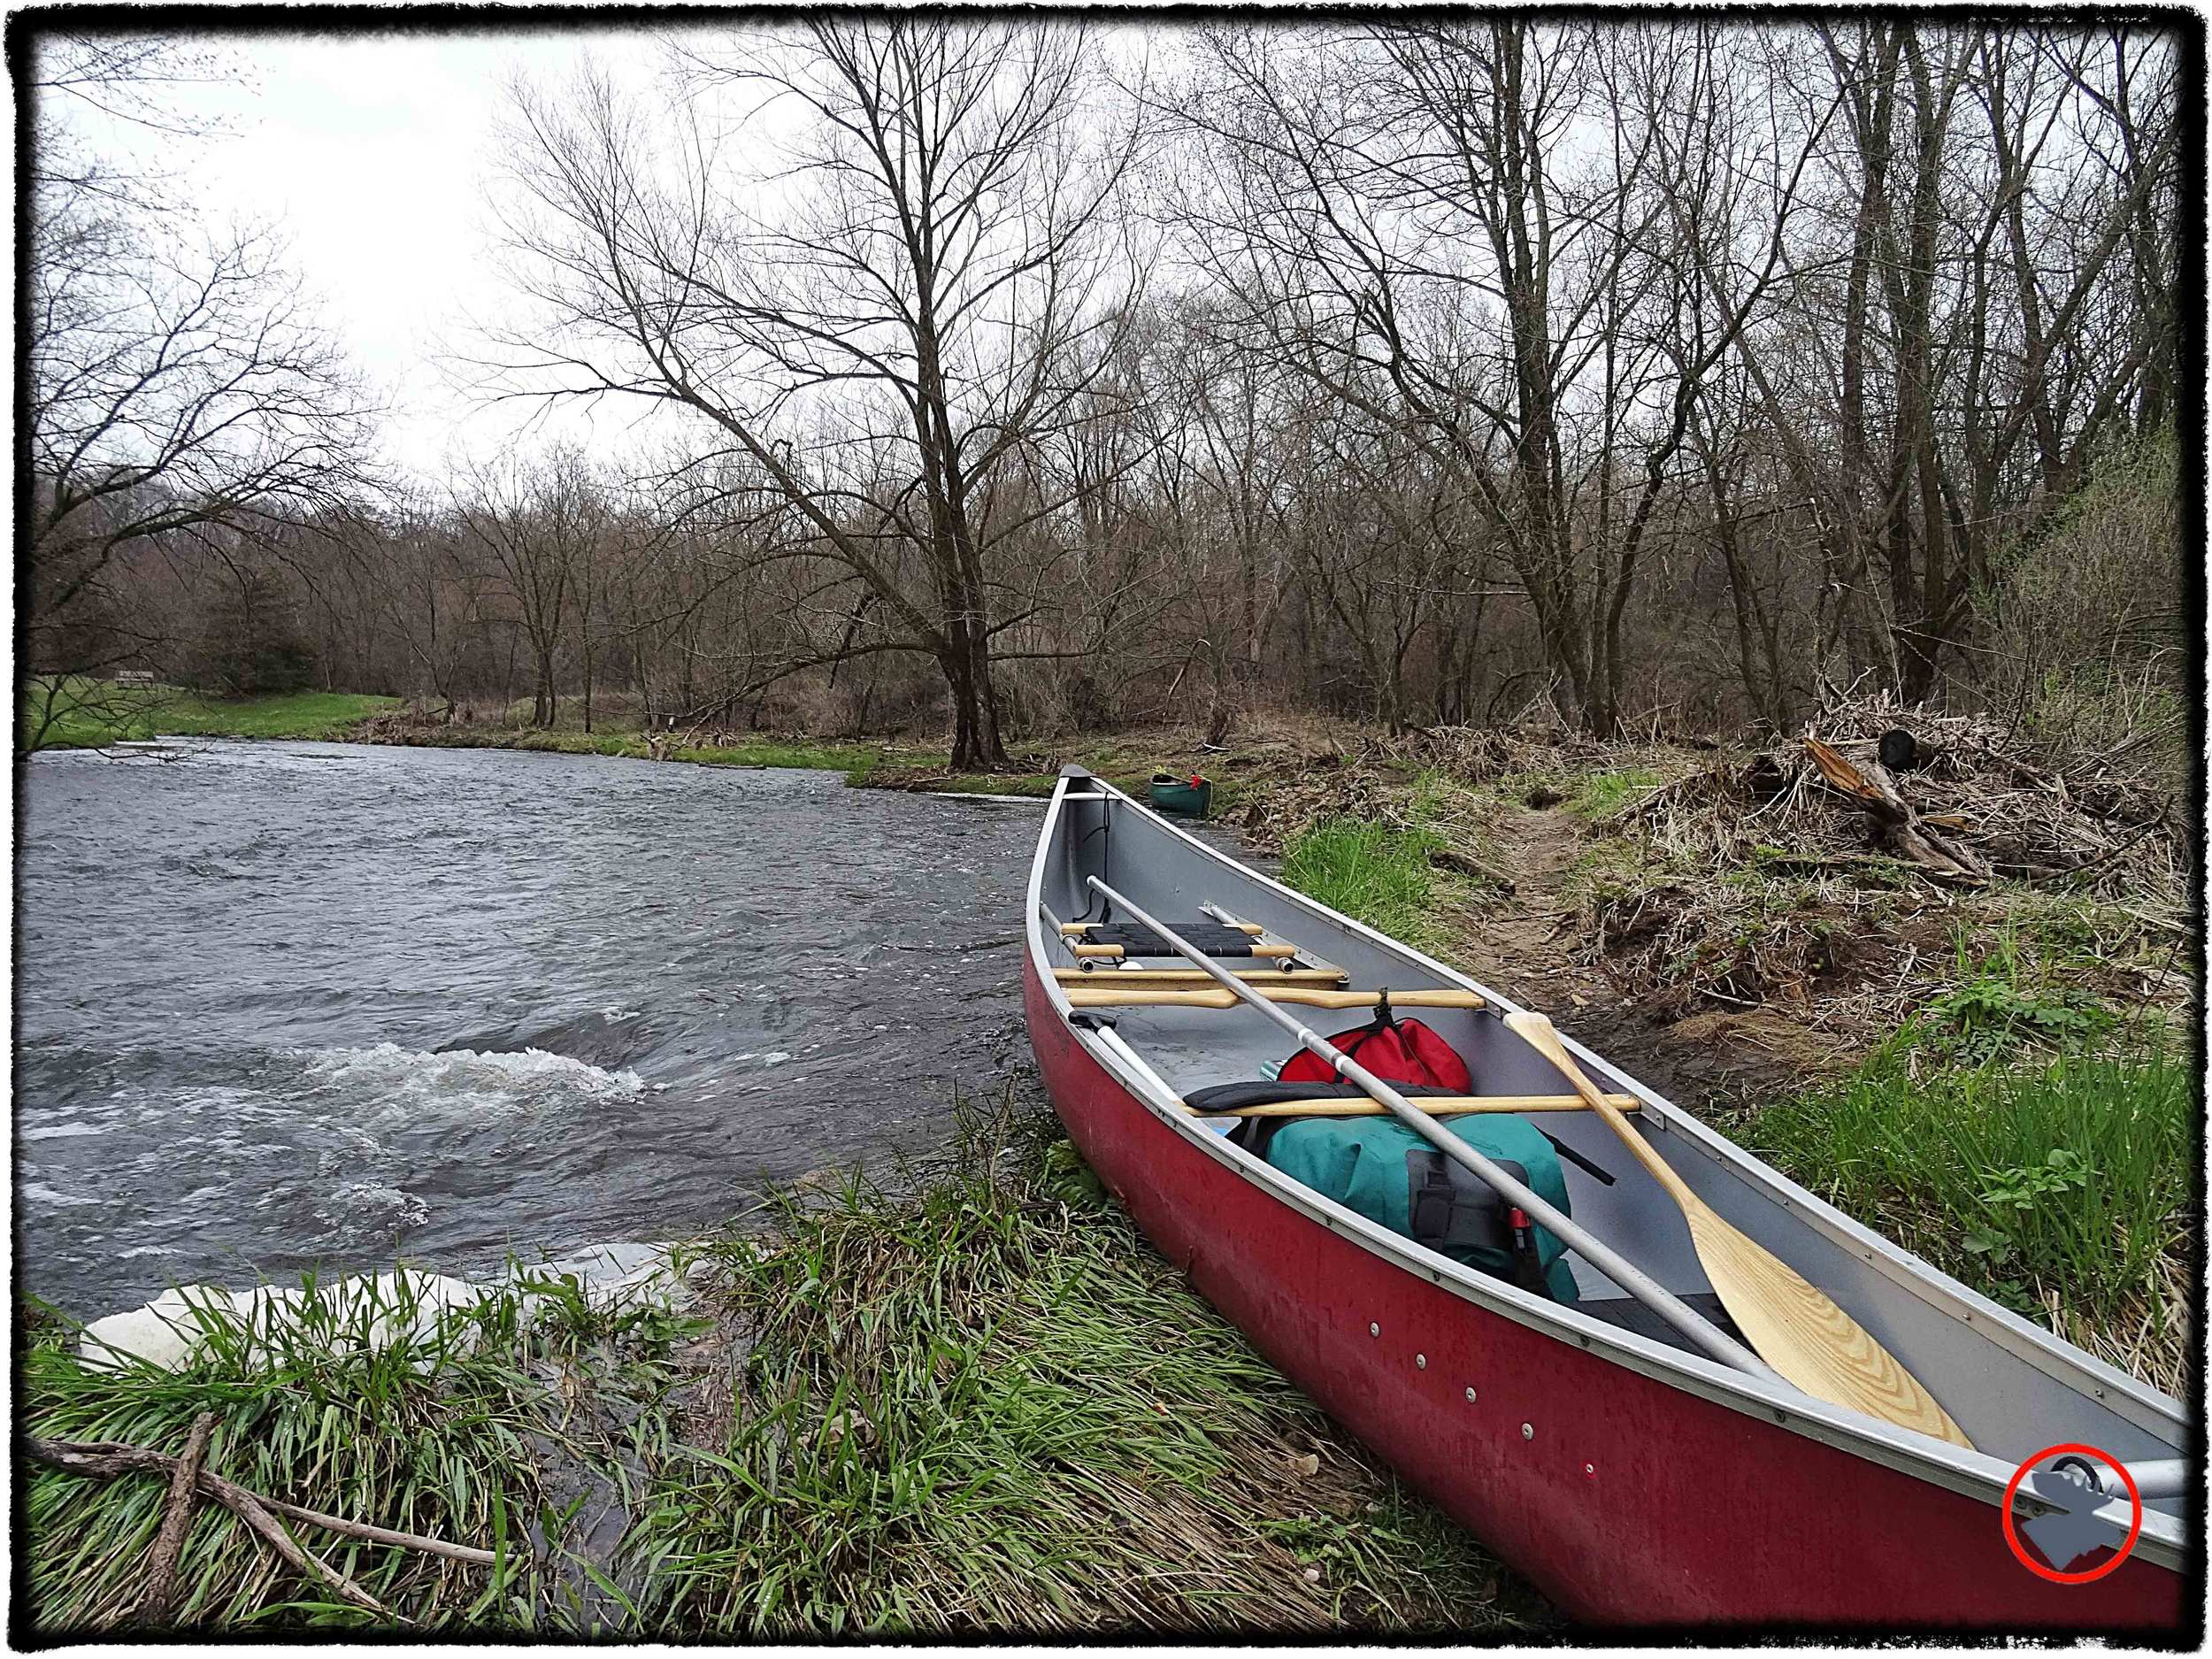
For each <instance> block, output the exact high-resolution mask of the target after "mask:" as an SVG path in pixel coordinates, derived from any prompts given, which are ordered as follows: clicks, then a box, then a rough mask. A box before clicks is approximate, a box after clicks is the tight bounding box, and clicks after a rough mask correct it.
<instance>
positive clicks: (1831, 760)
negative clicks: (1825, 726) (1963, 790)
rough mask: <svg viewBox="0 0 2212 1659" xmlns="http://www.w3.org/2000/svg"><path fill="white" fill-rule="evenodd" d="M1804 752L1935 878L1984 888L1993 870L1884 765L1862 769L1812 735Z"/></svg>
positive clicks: (1891, 843)
mask: <svg viewBox="0 0 2212 1659" xmlns="http://www.w3.org/2000/svg"><path fill="white" fill-rule="evenodd" d="M1805 752H1806V753H1807V754H1809V755H1810V756H1811V757H1813V764H1814V765H1816V766H1817V767H1819V768H1820V775H1821V776H1822V777H1824V778H1825V779H1826V780H1828V782H1829V783H1830V784H1831V785H1832V786H1833V787H1835V788H1836V789H1838V790H1839V791H1841V792H1842V793H1843V794H1845V795H1849V796H1850V797H1851V798H1852V799H1853V800H1855V801H1856V802H1857V803H1859V805H1860V806H1861V808H1863V810H1865V812H1866V814H1867V816H1868V817H1869V818H1872V819H1873V820H1874V821H1875V823H1876V825H1877V826H1879V832H1880V834H1881V838H1882V839H1883V841H1886V843H1887V844H1888V845H1889V846H1890V847H1892V848H1893V849H1895V850H1896V851H1897V852H1899V853H1901V854H1902V855H1903V856H1905V857H1907V858H1909V859H1911V860H1912V862H1913V863H1915V864H1918V865H1919V866H1920V867H1921V868H1922V869H1923V870H1925V871H1927V872H1929V873H1930V874H1931V875H1933V876H1936V877H1938V878H1939V879H1944V880H1947V881H1955V882H1977V883H1978V882H1984V881H1986V880H1988V879H1989V866H1988V865H1986V864H1984V863H1983V862H1982V861H1981V860H1980V859H1979V858H1978V857H1977V856H1975V855H1974V854H1973V853H1972V852H1970V850H1968V849H1965V848H1963V847H1962V846H1960V845H1959V844H1958V843H1956V842H1955V841H1952V840H1951V839H1950V838H1949V837H1948V836H1947V835H1946V834H1944V833H1942V832H1941V831H1939V830H1938V829H1936V828H1935V827H1934V826H1932V824H1931V823H1930V822H1929V821H1928V820H1926V819H1924V818H1922V817H1921V816H1920V815H1919V814H1918V813H1917V812H1916V811H1914V810H1913V809H1912V807H1911V805H1910V803H1908V802H1907V801H1906V799H1905V797H1904V796H1903V795H1901V793H1900V792H1899V790H1898V787H1897V784H1896V781H1895V780H1893V779H1892V778H1891V777H1890V775H1889V773H1888V772H1887V771H1886V770H1885V769H1884V768H1883V766H1882V764H1881V763H1880V762H1879V761H1875V760H1870V761H1867V762H1866V763H1864V764H1858V763H1856V762H1853V761H1849V760H1847V759H1845V758H1844V757H1843V756H1842V755H1841V754H1840V753H1839V752H1838V751H1837V750H1836V749H1834V748H1833V747H1832V746H1831V745H1829V744H1827V743H1824V742H1822V741H1820V739H1818V738H1816V737H1813V736H1811V735H1808V736H1807V737H1806V739H1805Z"/></svg>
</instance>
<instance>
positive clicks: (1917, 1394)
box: [1393, 999, 1974, 1451]
mask: <svg viewBox="0 0 2212 1659" xmlns="http://www.w3.org/2000/svg"><path fill="white" fill-rule="evenodd" d="M1393 1000H1395V999H1393ZM1505 1023H1506V1026H1507V1028H1508V1029H1509V1030H1510V1031H1511V1032H1512V1033H1514V1035H1516V1036H1517V1037H1519V1038H1520V1039H1521V1041H1524V1042H1525V1043H1527V1044H1528V1045H1529V1047H1530V1048H1533V1049H1535V1050H1536V1052H1537V1053H1539V1054H1540V1055H1542V1056H1544V1058H1546V1059H1547V1060H1548V1061H1550V1062H1551V1063H1552V1064H1554V1065H1555V1066H1556V1067H1558V1068H1559V1071H1560V1075H1561V1076H1563V1077H1564V1078H1565V1079H1567V1081H1568V1082H1570V1083H1571V1084H1572V1085H1573V1086H1574V1091H1575V1093H1576V1094H1579V1095H1581V1096H1582V1098H1583V1100H1584V1101H1585V1102H1587V1103H1588V1105H1589V1108H1590V1110H1592V1111H1594V1112H1595V1113H1597V1114H1598V1116H1599V1117H1601V1118H1604V1119H1605V1121H1606V1122H1607V1123H1608V1124H1609V1125H1611V1126H1612V1130H1613V1133H1615V1134H1617V1135H1618V1136H1619V1137H1620V1138H1621V1140H1622V1141H1624V1143H1626V1145H1627V1147H1628V1149H1629V1150H1630V1151H1631V1152H1632V1153H1634V1154H1635V1155H1636V1161H1637V1162H1638V1163H1639V1164H1642V1165H1643V1166H1644V1168H1645V1169H1646V1170H1647V1171H1649V1172H1650V1174H1651V1178H1652V1179H1654V1180H1655V1181H1657V1182H1658V1183H1659V1185H1660V1186H1661V1187H1664V1188H1665V1189H1666V1194H1667V1196H1668V1197H1670V1198H1671V1199H1673V1200H1674V1202H1676V1203H1677V1204H1678V1205H1680V1206H1681V1209H1682V1217H1683V1219H1684V1220H1686V1221H1687V1222H1688V1223H1689V1224H1690V1241H1691V1243H1692V1244H1694V1245H1695V1246H1696V1248H1697V1259H1698V1262H1699V1263H1700V1264H1701V1266H1702V1267H1703V1268H1704V1269H1705V1276H1706V1277H1707V1278H1708V1279H1711V1280H1712V1281H1713V1289H1714V1290H1715V1291H1716V1292H1717V1294H1719V1296H1720V1300H1721V1305H1722V1306H1723V1307H1724V1308H1726V1309H1727V1310H1728V1316H1729V1317H1730V1318H1732V1319H1733V1320H1734V1321H1735V1322H1736V1327H1737V1329H1739V1330H1740V1331H1741V1332H1742V1333H1744V1340H1746V1341H1747V1342H1749V1343H1750V1344H1751V1347H1752V1349H1753V1351H1754V1352H1755V1353H1756V1354H1757V1355H1758V1356H1759V1357H1760V1358H1761V1359H1763V1360H1764V1361H1766V1363H1768V1364H1770V1365H1771V1366H1773V1367H1774V1369H1775V1370H1776V1371H1779V1372H1780V1373H1781V1374H1782V1376H1783V1377H1784V1378H1786V1379H1788V1380H1789V1381H1790V1382H1792V1383H1793V1384H1795V1385H1796V1386H1798V1387H1800V1388H1802V1389H1803V1390H1804V1391H1805V1392H1806V1393H1807V1394H1810V1395H1812V1396H1813V1397H1814V1398H1815V1399H1816V1400H1825V1401H1827V1402H1829V1403H1830V1404H1831V1405H1839V1406H1842V1407H1844V1408H1845V1409H1847V1410H1852V1411H1861V1412H1864V1413H1865V1414H1866V1415H1867V1416H1868V1417H1879V1418H1880V1419H1881V1420H1882V1421H1883V1422H1885V1423H1894V1424H1896V1425H1898V1426H1899V1427H1901V1428H1908V1429H1917V1430H1919V1431H1920V1432H1921V1433H1923V1434H1932V1435H1935V1436H1937V1437H1938V1438H1939V1439H1941V1440H1949V1441H1950V1442H1951V1443H1952V1444H1953V1445H1955V1446H1963V1447H1965V1448H1967V1449H1968V1450H1969V1451H1971V1450H1973V1449H1974V1443H1973V1441H1971V1440H1968V1439H1967V1438H1966V1436H1965V1435H1964V1434H1963V1433H1962V1432H1960V1429H1959V1425H1957V1424H1955V1423H1954V1422H1952V1421H1951V1417H1950V1414H1949V1413H1948V1412H1947V1411H1945V1410H1944V1409H1943V1408H1942V1407H1941V1406H1939V1405H1938V1404H1937V1403H1936V1402H1935V1399H1934V1396H1932V1394H1929V1393H1928V1391H1927V1390H1926V1389H1925V1388H1923V1387H1922V1386H1920V1384H1919V1382H1918V1381H1917V1380H1916V1379H1915V1378H1914V1376H1913V1374H1912V1373H1911V1372H1910V1371H1907V1370H1906V1369H1905V1368H1904V1367H1903V1366H1902V1365H1901V1364H1899V1363H1897V1361H1896V1359H1895V1358H1894V1357H1893V1356H1892V1355H1891V1354H1890V1353H1889V1351H1888V1350H1887V1349H1886V1348H1883V1347H1882V1345H1881V1344H1880V1343H1878V1342H1877V1341H1876V1340H1874V1339H1873V1338H1872V1337H1870V1336H1869V1335H1868V1334H1867V1333H1866V1332H1865V1331H1864V1330H1863V1329H1861V1328H1860V1325H1859V1324H1858V1322H1857V1321H1856V1320H1855V1319H1853V1318H1852V1317H1851V1316H1850V1315H1849V1314H1847V1313H1846V1312H1844V1310H1842V1309H1840V1308H1839V1307H1837V1306H1836V1304H1835V1303H1834V1302H1832V1301H1831V1300H1830V1299H1829V1298H1828V1297H1827V1296H1825V1295H1824V1294H1822V1293H1821V1292H1820V1291H1818V1290H1816V1289H1815V1288H1814V1287H1813V1286H1811V1285H1809V1284H1807V1283H1806V1282H1805V1280H1804V1279H1803V1278H1802V1277H1801V1275H1800V1274H1799V1273H1798V1272H1797V1271H1795V1270H1794V1269H1793V1268H1791V1267H1790V1266H1789V1265H1788V1264H1787V1263H1785V1262H1783V1261H1782V1260H1780V1259H1779V1258H1778V1257H1777V1256H1775V1255H1774V1254H1773V1253H1772V1252H1770V1251H1769V1250H1767V1249H1765V1248H1763V1247H1762V1246H1760V1245H1758V1244H1756V1243H1755V1242H1754V1241H1753V1240H1750V1239H1748V1238H1746V1237H1745V1236H1744V1235H1743V1234H1742V1233H1740V1232H1738V1231H1737V1230H1736V1229H1735V1228H1734V1227H1732V1226H1731V1225H1729V1224H1728V1223H1727V1222H1725V1221H1724V1220H1722V1219H1721V1217H1719V1216H1718V1215H1717V1214H1716V1213H1715V1212H1714V1211H1713V1210H1712V1209H1711V1208H1710V1207H1709V1206H1708V1205H1707V1203H1706V1202H1705V1201H1704V1200H1703V1199H1701V1198H1700V1197H1699V1196H1698V1195H1697V1194H1695V1193H1694V1192H1692V1191H1691V1190H1690V1187H1689V1183H1688V1182H1686V1181H1685V1180H1684V1179H1682V1178H1681V1177H1680V1176H1679V1175H1678V1174H1676V1173H1675V1172H1674V1171H1673V1169H1672V1168H1671V1166H1670V1165H1669V1164H1668V1163H1667V1161H1666V1160H1665V1159H1664V1158H1663V1157H1661V1156H1659V1154H1658V1152H1657V1151H1656V1150H1655V1149H1654V1148H1653V1147H1652V1146H1651V1145H1650V1144H1649V1143H1648V1142H1647V1141H1645V1140H1644V1138H1643V1137H1642V1136H1641V1135H1640V1134H1638V1133H1636V1132H1635V1130H1634V1129H1632V1127H1630V1125H1629V1122H1628V1119H1627V1118H1624V1117H1623V1116H1622V1115H1621V1114H1620V1111H1619V1110H1617V1108H1616V1107H1615V1106H1614V1105H1613V1104H1612V1102H1609V1101H1608V1100H1607V1099H1606V1097H1605V1096H1604V1095H1602V1094H1599V1093H1598V1091H1597V1088H1596V1087H1595V1086H1594V1084H1592V1082H1591V1081H1590V1079H1588V1078H1586V1077H1585V1076H1584V1075H1583V1072H1582V1068H1581V1067H1580V1066H1578V1065H1577V1064H1575V1063H1574V1059H1573V1057H1572V1056H1570V1055H1569V1054H1568V1052H1567V1050H1566V1048H1565V1046H1564V1045H1563V1044H1562V1043H1561V1042H1560V1041H1559V1033H1557V1032H1556V1031H1554V1030H1553V1029H1552V1024H1551V1021H1549V1020H1548V1019H1546V1018H1544V1017H1543V1016H1542V1015H1541V1014H1535V1013H1520V1014H1508V1015H1507V1016H1506V1017H1505Z"/></svg>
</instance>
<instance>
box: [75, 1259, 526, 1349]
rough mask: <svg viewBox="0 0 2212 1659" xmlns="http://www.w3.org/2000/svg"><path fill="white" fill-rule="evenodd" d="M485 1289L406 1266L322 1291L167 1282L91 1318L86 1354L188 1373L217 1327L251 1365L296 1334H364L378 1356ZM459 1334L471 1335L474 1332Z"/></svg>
mask: <svg viewBox="0 0 2212 1659" xmlns="http://www.w3.org/2000/svg"><path fill="white" fill-rule="evenodd" d="M485 1294H486V1292H485V1289H484V1287H483V1286H480V1285H472V1284H470V1283H469V1282H468V1281H467V1280H466V1279H447V1278H445V1277H444V1276H443V1275H442V1274H437V1273H410V1272H407V1271H400V1272H396V1273H377V1274H374V1275H365V1276H363V1277H361V1278H357V1279H339V1280H336V1281H335V1282H334V1283H333V1284H331V1285H329V1286H326V1287H321V1288H319V1289H317V1290H316V1291H314V1292H312V1293H310V1292H307V1291H305V1290H295V1289H290V1288H287V1287H284V1286H275V1285H259V1286H255V1287H254V1288H253V1289H251V1290H236V1291H233V1290H225V1289H223V1288H221V1287H220V1286H214V1285H192V1286H184V1287H183V1288H180V1289H171V1290H165V1291H163V1292H162V1293H161V1294H160V1295H158V1296H157V1297H155V1298H154V1299H153V1301H151V1302H148V1303H147V1304H146V1305H145V1306H144V1307H142V1308H134V1309H132V1310H130V1311H129V1312H127V1313H111V1314H110V1315H108V1316H107V1317H105V1318H104V1319H95V1320H94V1321H93V1322H92V1323H91V1324H89V1325H87V1326H85V1330H84V1335H83V1336H82V1337H81V1338H80V1339H79V1340H78V1343H77V1354H78V1357H79V1358H81V1359H82V1360H83V1361H84V1362H85V1363H86V1364H88V1365H97V1366H117V1365H127V1364H129V1363H133V1362H134V1361H135V1362H142V1363H146V1364H149V1365H151V1366H153V1367H155V1368H156V1369H157V1370H161V1371H178V1370H181V1369H182V1368H183V1367H185V1366H186V1365H188V1364H190V1363H192V1362H193V1361H194V1360H195V1359H196V1358H198V1357H199V1356H200V1354H201V1352H202V1351H203V1350H204V1348H206V1347H207V1346H208V1341H209V1333H210V1328H211V1326H212V1327H218V1328H227V1329H230V1330H234V1331H236V1332H238V1333H242V1335H243V1337H244V1348H243V1356H244V1359H245V1363H246V1364H247V1365H248V1366H250V1367H251V1366H265V1365H269V1364H272V1363H274V1362H275V1361H276V1360H277V1359H279V1358H280V1357H281V1355H282V1352H283V1350H284V1348H285V1347H286V1346H288V1339H296V1338H299V1337H303V1336H304V1337H308V1338H310V1339H311V1340H316V1341H319V1342H322V1343H326V1344H330V1345H333V1346H335V1345H336V1340H337V1339H338V1338H339V1337H341V1336H342V1335H351V1336H357V1337H358V1339H359V1341H360V1346H361V1347H362V1348H365V1350H366V1351H367V1352H369V1353H372V1354H375V1353H380V1352H382V1351H383V1350H384V1349H385V1348H389V1347H390V1346H391V1345H392V1344H393V1343H394V1342H396V1341H399V1340H403V1339H404V1340H410V1341H417V1340H425V1339H426V1338H429V1337H431V1336H433V1335H435V1334H436V1333H437V1332H438V1327H439V1325H440V1324H441V1322H442V1321H443V1320H445V1319H447V1318H448V1317H450V1316H451V1315H452V1314H454V1313H456V1312H458V1311H463V1310H467V1309H470V1308H472V1307H474V1306H475V1305H476V1304H477V1302H480V1301H481V1300H482V1299H483V1297H484V1295H485ZM457 1334H458V1336H459V1340H464V1341H465V1340H469V1337H470V1334H471V1333H457Z"/></svg>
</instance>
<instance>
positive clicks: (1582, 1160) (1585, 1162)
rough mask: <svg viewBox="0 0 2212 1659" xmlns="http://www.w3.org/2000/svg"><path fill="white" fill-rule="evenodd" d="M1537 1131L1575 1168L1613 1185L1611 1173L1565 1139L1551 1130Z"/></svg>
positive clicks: (1608, 1184)
mask: <svg viewBox="0 0 2212 1659" xmlns="http://www.w3.org/2000/svg"><path fill="white" fill-rule="evenodd" d="M1536 1133H1538V1134H1540V1135H1541V1136H1543V1137H1544V1139H1545V1140H1547V1141H1550V1142H1551V1149H1552V1150H1553V1151H1554V1152H1556V1153H1557V1154H1559V1156H1561V1157H1563V1158H1564V1159H1566V1160H1567V1162H1568V1163H1570V1164H1573V1165H1574V1166H1575V1168H1577V1169H1578V1170H1584V1171H1588V1172H1589V1173H1590V1174H1592V1175H1594V1176H1596V1177H1597V1178H1598V1179H1600V1180H1601V1181H1603V1182H1604V1183H1605V1184H1606V1185H1607V1186H1608V1187H1610V1186H1612V1185H1613V1178H1612V1177H1611V1176H1610V1175H1608V1174H1607V1173H1606V1172H1605V1171H1603V1170H1601V1169H1600V1168H1598V1166H1597V1165H1596V1164H1593V1163H1591V1162H1590V1160H1589V1159H1587V1158H1586V1157H1584V1156H1582V1154H1580V1153H1579V1152H1578V1151H1576V1150H1575V1149H1574V1148H1572V1147H1571V1146H1569V1145H1568V1144H1567V1143H1566V1142H1565V1141H1562V1140H1561V1139H1560V1138H1559V1137H1558V1136H1557V1135H1555V1134H1554V1133H1552V1132H1551V1131H1550V1130H1548V1129H1539V1130H1537V1131H1536Z"/></svg>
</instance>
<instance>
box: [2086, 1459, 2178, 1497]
mask: <svg viewBox="0 0 2212 1659" xmlns="http://www.w3.org/2000/svg"><path fill="white" fill-rule="evenodd" d="M2051 1467H2052V1468H2054V1469H2070V1470H2074V1471H2078V1472H2079V1473H2080V1474H2081V1475H2082V1476H2083V1477H2084V1479H2087V1480H2088V1481H2089V1483H2090V1484H2091V1485H2092V1486H2095V1487H2096V1488H2097V1489H2098V1490H2099V1491H2100V1492H2102V1493H2104V1494H2106V1495H2107V1496H2108V1497H2114V1498H2124V1497H2126V1496H2127V1494H2128V1489H2127V1486H2126V1484H2125V1483H2124V1481H2122V1480H2121V1479H2120V1477H2119V1474H2118V1472H2117V1471H2115V1470H2114V1469H2112V1468H2111V1467H2110V1466H2109V1465H2108V1464H2105V1463H2099V1462H2098V1461H2097V1460H2096V1459H2095V1458H2093V1457H2082V1456H2079V1455H2075V1454H2073V1453H2069V1454H2068V1455H2065V1456H2063V1457H2056V1458H2054V1459H2052V1460H2051ZM2127 1468H2128V1473H2129V1474H2131V1475H2132V1476H2134V1477H2135V1489H2136V1491H2137V1492H2138V1493H2139V1494H2141V1495H2142V1496H2144V1497H2146V1498H2172V1497H2178V1496H2180V1495H2181V1494H2183V1493H2185V1492H2189V1491H2193V1490H2194V1489H2195V1484H2196V1483H2195V1482H2194V1480H2193V1479H2192V1478H2191V1476H2190V1473H2189V1463H2188V1460H2187V1459H2186V1458H2181V1457H2158V1458H2152V1459H2150V1460H2148V1461H2147V1462H2143V1463H2130V1464H2129V1465H2128V1466H2127Z"/></svg>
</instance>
